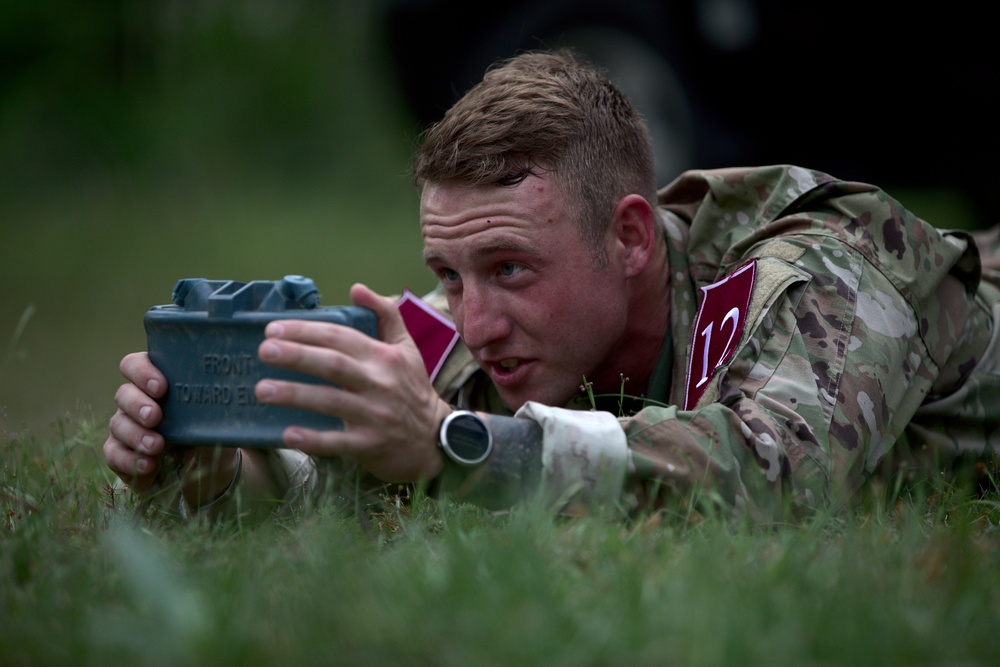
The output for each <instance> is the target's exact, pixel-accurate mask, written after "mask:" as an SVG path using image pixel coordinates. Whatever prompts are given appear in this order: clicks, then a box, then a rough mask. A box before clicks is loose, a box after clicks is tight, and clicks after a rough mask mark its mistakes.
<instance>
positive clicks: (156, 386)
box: [146, 380, 160, 396]
mask: <svg viewBox="0 0 1000 667" xmlns="http://www.w3.org/2000/svg"><path fill="white" fill-rule="evenodd" d="M158 391H160V381H159V380H150V381H149V382H147V383H146V393H148V394H149V395H150V396H153V395H155V394H156V393H157V392H158Z"/></svg>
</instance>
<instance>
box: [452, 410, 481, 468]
mask: <svg viewBox="0 0 1000 667" xmlns="http://www.w3.org/2000/svg"><path fill="white" fill-rule="evenodd" d="M441 447H442V449H444V451H445V453H446V454H448V456H449V457H450V458H451V459H452V460H454V461H457V462H458V463H464V464H466V465H474V464H476V463H482V462H483V461H485V460H486V457H487V456H489V454H490V450H491V449H492V447H493V436H492V435H491V434H490V431H489V429H488V428H486V424H484V423H483V420H482V419H480V418H479V417H478V416H477V415H476V414H474V413H471V412H461V411H459V412H453V413H451V414H450V415H448V417H447V418H445V420H444V424H443V425H442V427H441Z"/></svg>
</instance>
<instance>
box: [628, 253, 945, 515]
mask: <svg viewBox="0 0 1000 667" xmlns="http://www.w3.org/2000/svg"><path fill="white" fill-rule="evenodd" d="M777 243H780V244H781V247H780V251H779V252H777V253H772V252H771V251H770V250H765V251H764V252H763V253H762V254H765V255H774V254H777V255H779V256H780V257H781V258H775V257H768V258H767V259H766V260H762V262H761V264H762V266H761V274H760V275H761V278H762V279H763V280H762V281H761V280H760V279H759V281H758V285H757V288H756V290H757V292H756V293H755V295H754V298H755V300H756V301H758V306H757V309H756V313H755V314H754V317H753V319H752V321H751V322H750V323H749V324H748V330H747V332H746V334H745V336H744V338H743V342H742V344H741V346H740V347H739V349H738V350H737V352H736V354H735V356H734V357H733V359H732V361H731V362H730V363H728V364H727V365H725V366H723V367H721V368H720V369H718V371H717V372H716V373H715V375H714V376H713V378H712V383H711V387H710V389H709V391H707V392H706V394H705V395H704V396H702V397H701V399H700V400H699V401H698V403H697V404H696V405H695V406H694V407H693V409H690V410H680V409H678V408H676V407H649V408H646V409H644V410H642V411H640V412H639V413H637V414H636V415H635V416H634V417H632V418H629V419H625V420H623V427H624V430H625V433H626V436H627V439H628V443H629V447H630V452H631V455H632V456H631V462H630V467H629V474H628V479H627V484H626V487H627V490H628V492H629V493H630V494H632V495H633V496H634V497H636V498H637V500H638V502H639V503H640V504H644V505H652V506H656V505H659V504H661V503H663V502H664V501H665V500H666V499H667V498H668V497H670V496H678V495H680V496H683V497H688V498H690V497H695V498H696V499H697V500H698V501H699V502H703V503H709V504H716V505H721V506H723V507H726V508H732V509H736V510H740V511H745V512H747V513H749V515H750V516H751V517H752V518H753V519H754V520H755V521H759V522H769V521H775V520H784V519H787V518H789V517H790V515H792V516H794V515H802V514H808V513H811V512H813V511H816V510H817V509H821V508H837V507H841V506H843V505H844V504H845V503H846V502H847V501H848V500H849V499H850V498H851V497H852V496H853V495H854V494H855V492H856V491H857V490H858V489H859V487H860V486H861V485H862V484H863V483H864V481H865V480H866V479H867V478H868V477H869V476H870V475H871V473H872V472H873V471H874V470H875V469H876V468H877V467H878V466H879V464H880V462H881V461H882V459H883V458H884V457H885V456H886V455H887V453H889V452H890V451H891V450H892V449H893V448H894V447H900V446H905V443H903V442H901V441H902V440H903V437H904V436H903V434H904V430H905V428H906V425H907V423H908V422H909V420H910V419H911V417H912V416H913V414H914V412H915V411H916V410H917V408H918V407H919V406H920V404H921V403H922V402H923V400H924V398H925V397H926V396H927V395H928V393H929V392H931V391H932V389H933V387H934V385H935V381H936V380H937V378H938V376H939V364H938V361H937V360H936V359H939V358H941V356H942V355H944V356H946V352H943V351H942V350H945V349H947V348H949V347H950V346H952V345H953V344H954V341H955V340H956V339H957V338H958V337H959V336H961V333H962V332H961V328H962V326H961V325H962V323H963V322H964V320H962V317H961V315H960V314H959V315H955V317H951V315H952V314H953V313H950V312H945V311H942V312H941V313H940V314H939V315H938V318H937V319H938V321H933V322H932V321H929V319H928V314H929V311H930V310H933V309H927V310H928V312H924V309H923V308H922V301H920V300H917V301H916V302H915V303H914V300H913V299H912V298H907V296H906V295H905V294H904V292H903V291H902V290H901V289H900V288H899V286H898V285H899V283H900V280H899V276H898V275H894V274H893V273H892V271H891V270H890V268H889V267H885V266H880V265H879V264H877V263H875V262H873V261H872V260H871V257H870V255H869V254H868V253H865V252H862V251H861V250H858V249H857V248H855V247H854V246H852V245H851V244H848V243H845V242H844V241H843V240H841V239H838V238H836V237H834V236H831V235H815V236H805V237H801V238H796V237H790V238H784V239H782V240H780V241H778V242H777ZM776 273H779V274H780V273H784V274H785V275H786V276H787V278H786V279H780V280H779V279H773V276H774V275H775V274H776ZM769 276H770V277H771V279H769V278H768V277H769ZM926 291H927V293H928V299H932V300H933V301H935V302H939V301H945V302H947V301H948V300H951V302H952V303H956V304H959V303H962V302H964V297H965V289H964V287H963V286H962V284H961V283H960V282H959V281H957V280H955V279H950V278H947V277H946V278H945V279H941V280H940V281H939V284H938V285H937V286H936V287H935V288H933V289H928V290H926ZM956 308H959V309H960V307H959V306H957V305H956Z"/></svg>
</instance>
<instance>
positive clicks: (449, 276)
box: [438, 269, 458, 282]
mask: <svg viewBox="0 0 1000 667" xmlns="http://www.w3.org/2000/svg"><path fill="white" fill-rule="evenodd" d="M438 275H439V276H440V277H441V280H443V281H445V282H455V281H457V280H458V271H455V270H454V269H441V270H440V271H439V272H438Z"/></svg>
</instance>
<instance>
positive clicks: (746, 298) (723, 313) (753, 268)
mask: <svg viewBox="0 0 1000 667" xmlns="http://www.w3.org/2000/svg"><path fill="white" fill-rule="evenodd" d="M756 276H757V260H751V261H749V262H747V263H746V264H744V265H743V266H741V267H740V268H738V269H737V270H736V271H734V272H733V273H732V274H730V275H728V276H726V277H725V278H723V279H722V280H720V281H719V282H717V283H712V284H711V285H708V286H706V287H702V288H701V294H702V296H701V304H700V305H699V306H698V315H697V316H696V317H695V322H694V329H693V330H692V333H691V355H690V357H689V358H688V371H687V387H686V390H685V394H684V409H685V410H690V409H691V408H693V407H694V406H695V405H696V404H697V403H698V399H700V398H701V396H702V394H704V393H705V389H706V388H707V387H708V383H709V381H710V380H711V379H712V376H713V375H715V371H716V370H717V369H718V368H719V367H720V366H722V365H724V364H726V363H727V362H728V361H729V360H730V359H732V358H733V354H735V352H736V346H737V345H739V343H740V338H742V337H743V325H744V324H745V323H746V319H747V310H748V309H749V307H750V295H751V294H753V285H754V279H755V278H756Z"/></svg>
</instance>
